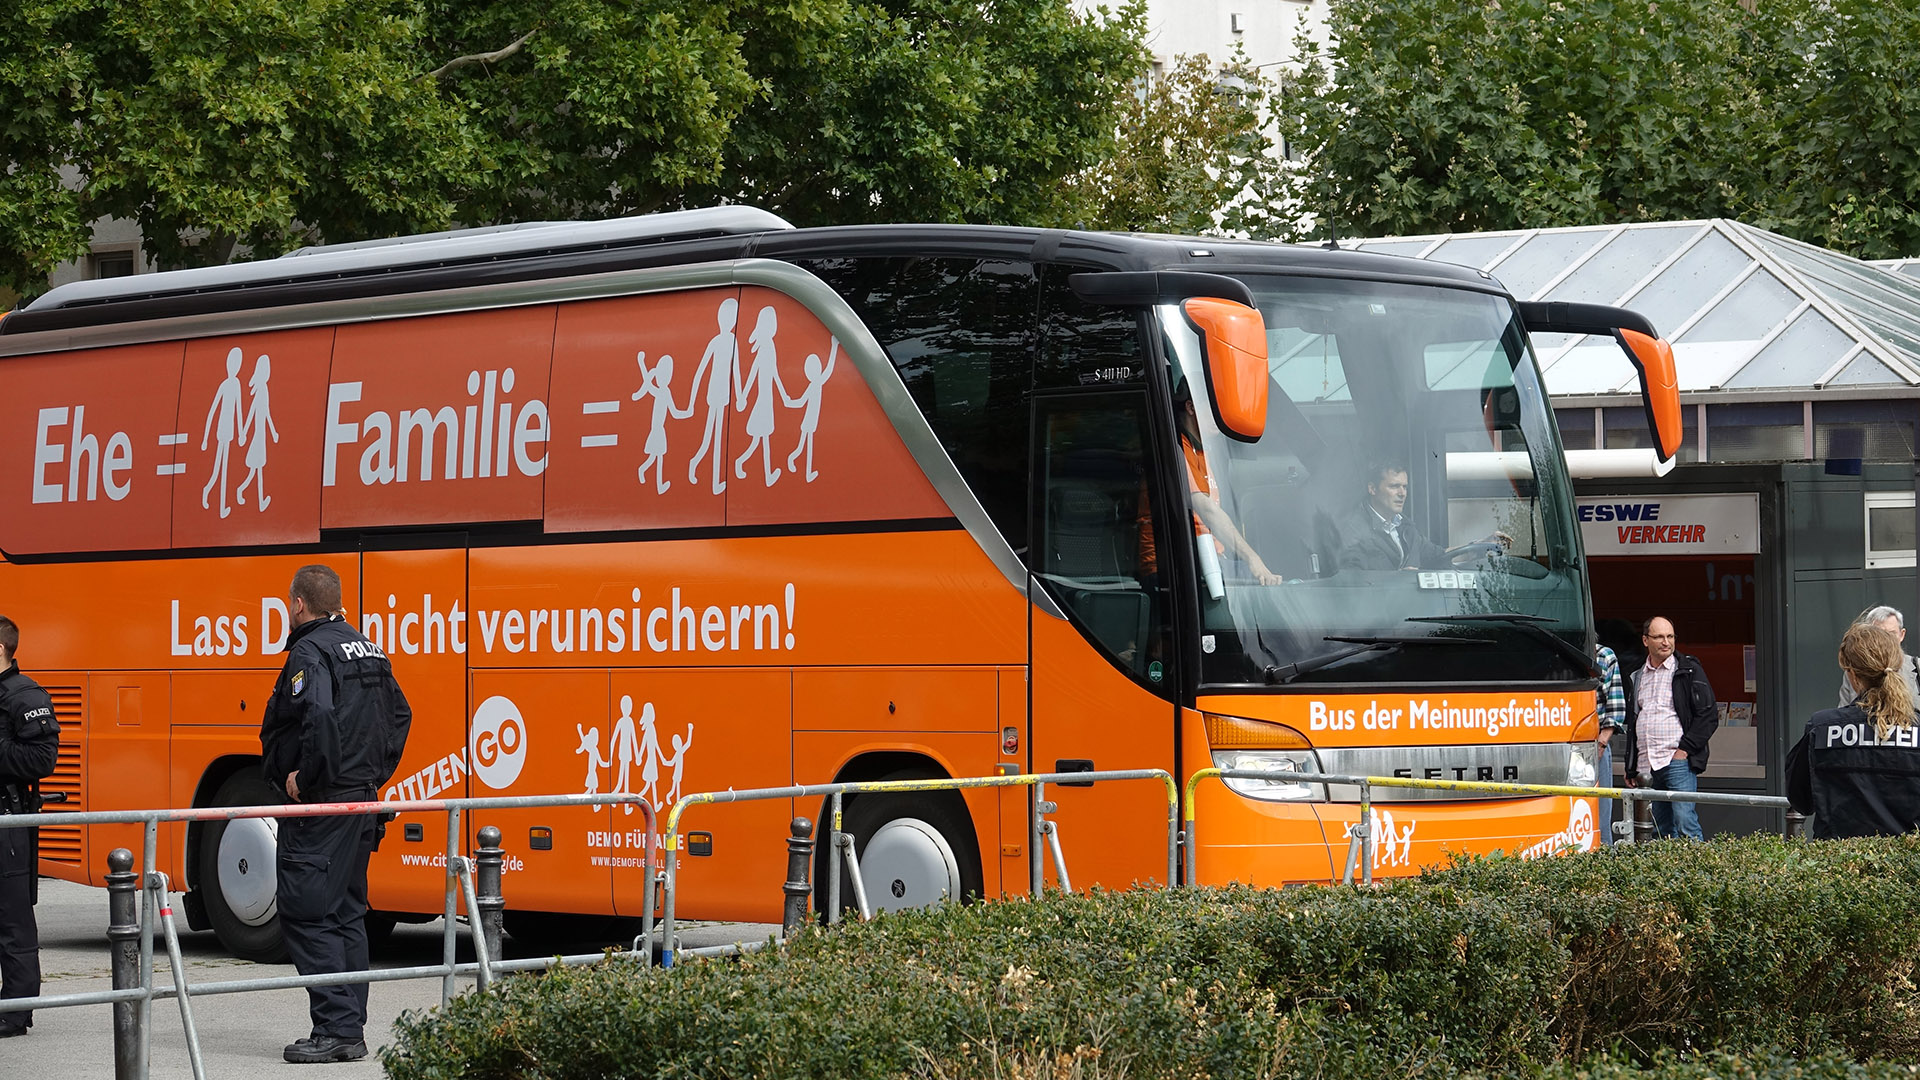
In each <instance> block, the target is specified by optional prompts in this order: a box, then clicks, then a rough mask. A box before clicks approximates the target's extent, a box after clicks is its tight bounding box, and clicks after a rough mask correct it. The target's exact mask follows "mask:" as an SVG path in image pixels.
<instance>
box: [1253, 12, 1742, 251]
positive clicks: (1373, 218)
mask: <svg viewBox="0 0 1920 1080" xmlns="http://www.w3.org/2000/svg"><path fill="white" fill-rule="evenodd" d="M1330 18H1331V25H1330V29H1331V36H1332V38H1333V41H1334V44H1333V46H1332V51H1331V54H1330V55H1327V54H1323V53H1322V52H1321V51H1320V50H1319V49H1317V48H1316V47H1314V45H1313V43H1311V42H1309V41H1306V40H1305V39H1304V38H1303V39H1302V42H1301V45H1302V48H1303V50H1305V52H1304V55H1306V56H1307V58H1308V59H1307V61H1306V63H1305V64H1304V65H1303V69H1302V70H1301V72H1300V73H1299V74H1298V76H1297V77H1296V78H1295V79H1294V80H1293V81H1292V82H1291V84H1290V85H1289V86H1287V87H1286V90H1285V94H1284V96H1283V98H1282V105H1281V107H1280V110H1279V112H1280V117H1281V126H1282V129H1283V130H1284V131H1285V132H1286V133H1287V135H1288V136H1289V138H1290V139H1291V141H1292V142H1293V143H1294V144H1295V145H1296V147H1297V148H1298V149H1299V150H1300V151H1302V152H1303V154H1304V157H1305V158H1306V163H1305V164H1304V165H1303V167H1302V168H1300V169H1299V170H1298V171H1297V172H1296V173H1295V174H1294V177H1293V182H1292V183H1291V184H1290V185H1289V186H1288V187H1287V189H1286V190H1285V191H1284V192H1283V198H1290V199H1291V200H1293V202H1294V205H1295V206H1296V207H1297V208H1298V209H1299V210H1302V211H1304V212H1306V213H1308V214H1311V215H1313V216H1314V217H1316V218H1317V219H1319V220H1320V221H1321V222H1323V223H1324V221H1325V220H1326V219H1329V218H1330V219H1331V220H1332V222H1333V223H1334V224H1335V225H1336V226H1337V227H1338V229H1339V230H1340V231H1341V232H1342V233H1365V234H1378V233H1388V232H1392V233H1417V232H1445V231H1471V230H1482V229H1510V228H1525V227H1535V226H1546V225H1571V224H1591V223H1596V222H1601V221H1619V220H1648V219H1661V218H1673V217H1697V216H1716V215H1732V216H1739V212H1740V211H1742V210H1744V209H1745V208H1746V207H1747V205H1748V202H1749V200H1750V199H1751V198H1752V196H1753V195H1754V193H1755V192H1756V191H1757V190H1758V185H1757V184H1756V183H1755V182H1754V177H1753V171H1754V170H1753V168H1752V166H1751V163H1744V164H1743V163H1742V162H1741V160H1740V156H1741V154H1742V153H1743V152H1744V151H1745V150H1746V149H1747V148H1748V147H1750V146H1751V145H1753V143H1755V142H1756V141H1758V142H1763V143H1764V142H1766V141H1767V140H1768V138H1769V135H1770V126H1769V125H1768V124H1767V122H1766V121H1767V119H1768V116H1767V110H1766V109H1765V107H1764V105H1765V103H1764V102H1763V101H1760V100H1758V99H1757V97H1756V94H1755V86H1754V84H1753V82H1752V80H1751V79H1749V78H1747V77H1746V75H1745V73H1744V70H1743V68H1744V64H1743V61H1744V60H1745V59H1746V57H1745V56H1744V55H1743V54H1744V52H1745V49H1744V45H1745V42H1744V38H1743V35H1744V34H1745V33H1746V31H1747V29H1748V25H1749V23H1750V22H1751V21H1752V19H1753V16H1751V15H1749V14H1748V13H1747V12H1746V10H1745V9H1744V8H1742V7H1740V6H1739V5H1737V4H1734V3H1730V2H1726V0H1671V2H1669V0H1662V2H1661V3H1659V4H1649V3H1645V2H1635V0H1621V2H1615V0H1571V2H1561V0H1501V2H1500V3H1497V4H1496V3H1492V2H1487V0H1474V2H1469V3H1464V4H1457V3H1443V2H1437V0H1336V2H1335V4H1334V5H1333V7H1332V9H1331V12H1330ZM1321 227H1322V228H1324V224H1322V226H1321Z"/></svg>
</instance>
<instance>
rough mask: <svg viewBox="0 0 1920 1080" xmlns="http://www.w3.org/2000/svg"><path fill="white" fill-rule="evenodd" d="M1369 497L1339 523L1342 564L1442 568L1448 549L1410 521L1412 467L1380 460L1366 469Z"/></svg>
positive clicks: (1366, 567) (1355, 567)
mask: <svg viewBox="0 0 1920 1080" xmlns="http://www.w3.org/2000/svg"><path fill="white" fill-rule="evenodd" d="M1367 476H1368V479H1367V501H1366V504H1365V505H1363V506H1361V507H1360V509H1358V510H1357V511H1355V512H1354V513H1352V514H1349V515H1348V516H1347V519H1346V521H1344V522H1342V523H1341V525H1340V540H1341V542H1342V544H1343V546H1342V548H1341V550H1340V565H1341V566H1343V567H1345V568H1347V569H1349V570H1440V569H1445V568H1447V567H1449V566H1452V565H1453V560H1452V558H1451V557H1449V556H1448V555H1447V552H1446V549H1445V548H1442V547H1441V546H1440V545H1438V544H1436V543H1434V542H1433V541H1431V540H1429V539H1427V538H1426V536H1425V535H1423V534H1422V533H1421V532H1420V527H1419V526H1417V525H1415V524H1414V523H1413V522H1411V521H1409V520H1407V518H1406V516H1405V513H1404V511H1405V510H1406V508H1407V467H1406V466H1405V465H1401V464H1399V463H1397V462H1390V461H1389V462H1379V463H1376V464H1374V465H1371V466H1369V467H1368V469H1367Z"/></svg>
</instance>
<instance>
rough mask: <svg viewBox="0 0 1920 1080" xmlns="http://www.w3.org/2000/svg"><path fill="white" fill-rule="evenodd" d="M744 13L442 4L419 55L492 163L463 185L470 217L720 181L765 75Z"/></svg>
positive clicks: (664, 194)
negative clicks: (742, 21) (753, 66)
mask: <svg viewBox="0 0 1920 1080" xmlns="http://www.w3.org/2000/svg"><path fill="white" fill-rule="evenodd" d="M820 3H821V0H795V3H794V5H793V6H794V7H795V8H797V9H801V10H806V9H808V8H810V7H817V6H819V4H820ZM737 15H738V12H737V11H736V9H735V8H733V7H731V6H729V5H727V4H684V3H676V2H671V0H539V2H532V0H436V2H431V3H429V4H428V5H427V8H426V18H425V19H424V31H423V34H422V40H421V41H420V42H419V43H418V46H417V56H418V59H417V61H416V63H417V65H418V66H419V70H423V71H424V70H427V69H428V68H431V69H432V70H431V71H430V72H429V77H430V78H431V79H433V80H435V81H436V82H437V83H438V87H439V89H440V91H441V92H442V93H444V94H445V95H446V97H447V99H448V100H449V101H451V102H453V103H455V104H457V106H458V107H459V109H460V111H461V113H462V115H464V116H465V117H466V118H467V123H468V125H469V128H470V131H471V133H472V136H473V138H474V139H476V140H477V141H478V142H479V143H480V145H482V146H483V147H484V148H485V158H486V160H487V161H488V162H489V164H490V165H491V168H489V169H488V170H486V171H485V172H484V174H482V175H479V176H476V177H474V178H472V179H471V181H470V182H469V183H468V184H467V185H466V187H465V190H464V191H462V192H461V193H460V195H459V214H458V216H459V218H460V220H462V221H464V222H468V223H471V224H486V223H494V222H509V221H526V220H541V219H573V218H594V217H614V216H619V215H623V214H636V213H646V212H649V211H653V210H658V209H660V208H662V207H663V206H666V205H668V204H670V203H673V202H675V201H676V200H677V199H678V197H679V196H680V194H681V193H682V192H683V191H685V190H686V189H687V188H688V187H689V186H690V185H694V184H700V183H708V182H711V181H712V180H713V179H714V178H715V177H716V176H718V175H719V170H720V165H721V157H722V152H723V150H724V148H725V147H726V145H727V143H728V141H729V139H730V137H731V136H732V134H733V130H734V129H733V125H734V123H735V121H736V120H737V118H738V117H739V115H740V111H741V110H742V109H743V108H745V107H746V105H747V103H748V102H749V101H750V100H751V99H752V98H753V97H754V96H755V95H756V94H758V93H760V92H761V91H762V85H763V83H762V80H761V79H760V78H758V77H756V75H755V74H754V73H752V72H750V71H748V69H747V64H746V59H745V57H744V56H743V55H742V53H741V46H742V35H741V33H739V32H738V30H737V29H736V25H737V23H738V20H737V18H736V16H737Z"/></svg>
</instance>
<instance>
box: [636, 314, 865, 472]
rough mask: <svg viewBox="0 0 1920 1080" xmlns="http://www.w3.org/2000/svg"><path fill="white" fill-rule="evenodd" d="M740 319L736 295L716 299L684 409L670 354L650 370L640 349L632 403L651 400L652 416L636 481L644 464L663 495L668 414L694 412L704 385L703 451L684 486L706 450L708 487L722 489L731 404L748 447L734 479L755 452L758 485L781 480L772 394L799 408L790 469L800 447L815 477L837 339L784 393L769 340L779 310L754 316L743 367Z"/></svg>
mask: <svg viewBox="0 0 1920 1080" xmlns="http://www.w3.org/2000/svg"><path fill="white" fill-rule="evenodd" d="M739 316H740V302H739V301H738V300H735V299H733V298H732V297H728V298H727V299H725V300H722V301H720V307H719V310H718V312H717V313H716V322H717V324H718V332H717V333H715V334H714V336H713V338H712V339H711V340H710V341H708V342H707V347H706V349H705V350H704V351H702V352H701V354H700V365H699V367H697V368H695V369H694V373H693V387H692V389H691V391H690V392H689V395H688V398H687V406H686V408H685V409H684V410H682V409H681V408H680V407H679V406H678V405H676V404H675V403H674V400H673V388H672V386H671V383H672V379H673V358H672V357H671V356H662V357H660V358H659V359H658V360H656V361H655V362H654V364H653V367H652V369H651V370H649V368H648V367H647V360H646V354H645V353H641V354H639V356H638V357H637V358H636V360H637V361H638V363H639V365H640V389H639V390H636V391H635V392H634V394H633V400H634V401H640V400H642V399H645V398H652V400H653V413H652V416H651V422H650V425H649V428H648V432H647V442H646V455H647V456H646V459H645V460H644V461H642V462H641V465H640V475H639V479H640V480H641V481H643V482H644V481H645V480H646V473H647V469H648V468H650V467H651V468H653V469H655V470H656V471H655V472H654V481H655V489H654V490H655V491H656V492H662V493H664V492H665V491H666V490H667V488H668V487H669V486H670V484H669V482H668V481H667V480H666V479H665V478H664V475H663V471H664V469H665V464H664V460H663V459H664V458H665V456H666V452H667V428H666V424H667V418H668V417H669V416H671V417H678V418H681V419H685V418H687V417H690V416H692V415H693V410H694V405H695V402H696V401H698V400H700V399H701V398H702V396H703V394H702V387H703V386H704V388H705V390H704V399H705V402H706V407H707V412H706V416H705V418H704V419H703V420H702V421H701V435H700V449H699V451H698V452H697V453H695V454H694V455H693V460H692V461H691V462H690V463H689V464H688V466H687V481H688V482H689V483H698V482H699V480H700V463H701V462H702V461H704V460H706V458H707V455H708V453H709V452H711V453H712V455H713V463H712V466H711V468H712V481H711V485H712V491H713V493H714V494H715V495H718V494H720V493H721V492H723V491H725V490H726V489H727V480H726V473H725V465H724V463H723V462H722V461H721V449H720V447H721V445H722V443H723V442H724V441H725V439H726V430H727V406H728V405H732V406H733V409H734V411H736V412H744V413H746V414H747V436H748V442H747V448H746V449H745V450H744V451H742V452H741V454H740V456H739V457H737V458H735V459H734V462H733V477H734V479H736V480H745V479H746V478H747V471H746V470H747V462H749V461H751V460H752V459H753V456H754V454H755V453H758V454H759V455H760V474H761V478H762V482H763V483H764V484H765V485H766V486H767V487H772V486H773V484H774V482H775V481H777V480H779V479H780V476H781V470H780V469H778V468H777V467H775V466H774V464H773V453H774V451H773V433H774V429H775V426H776V425H775V422H774V405H775V401H774V397H773V395H774V394H775V393H776V392H778V393H779V395H780V402H781V403H784V404H785V405H786V406H787V407H788V408H790V409H800V410H802V413H801V418H800V440H799V442H798V443H796V444H795V445H794V448H793V452H792V453H791V454H789V455H787V471H788V472H797V471H798V467H797V465H796V461H797V459H798V458H799V457H800V455H801V453H802V452H803V451H804V452H805V454H806V458H807V471H806V481H807V482H808V483H812V482H813V481H814V480H815V479H816V478H817V477H819V475H820V474H819V473H818V472H817V471H815V470H814V467H813V443H814V433H815V432H816V431H818V430H819V427H820V402H821V399H822V397H824V396H825V393H826V383H827V380H828V379H829V378H831V377H832V376H833V365H834V360H835V358H836V357H837V356H838V355H839V349H840V342H839V339H837V338H835V339H833V340H832V341H831V342H830V343H829V345H828V348H827V360H826V363H825V364H824V365H823V364H822V363H821V362H820V356H819V354H817V353H815V354H810V355H808V357H807V359H806V363H805V365H804V370H805V372H806V376H807V386H806V388H805V389H804V390H802V391H801V392H800V394H799V396H798V397H796V396H794V395H793V394H791V393H789V392H788V390H787V387H786V384H785V383H784V382H783V381H781V378H780V359H779V350H778V347H777V346H776V344H775V342H774V335H776V334H777V333H778V332H779V330H780V316H779V313H778V312H777V311H775V310H774V308H773V307H772V306H771V305H769V306H766V307H763V308H761V309H760V313H759V315H758V316H757V317H756V318H755V320H754V325H753V332H752V333H751V334H749V335H747V348H748V351H749V352H750V353H751V355H752V357H753V359H752V363H751V364H749V365H746V366H745V367H744V368H743V365H742V364H741V363H740V348H739V340H738V338H737V337H736V336H735V334H734V327H735V325H736V324H737V322H738V321H739Z"/></svg>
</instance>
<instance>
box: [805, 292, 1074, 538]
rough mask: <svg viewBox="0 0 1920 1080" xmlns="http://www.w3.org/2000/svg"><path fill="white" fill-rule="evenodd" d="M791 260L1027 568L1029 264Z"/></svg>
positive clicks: (1030, 355) (1031, 331)
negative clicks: (856, 319)
mask: <svg viewBox="0 0 1920 1080" xmlns="http://www.w3.org/2000/svg"><path fill="white" fill-rule="evenodd" d="M794 261H795V262H796V263H798V264H799V265H800V266H802V267H805V268H806V269H807V270H808V271H810V272H811V273H812V274H813V275H814V276H816V277H818V278H820V279H821V280H822V281H825V282H826V283H827V284H828V285H831V286H832V287H833V289H834V291H836V292H838V293H839V294H840V295H841V296H842V297H843V298H845V300H846V301H847V305H848V306H849V307H851V308H853V310H854V312H855V313H856V314H858V315H859V316H860V320H861V321H862V322H864V323H866V324H867V328H868V329H870V330H872V331H873V336H874V338H875V339H876V340H878V341H879V342H880V346H881V347H882V348H884V349H886V351H887V357H888V358H889V359H891V360H892V361H893V366H894V367H895V368H896V369H898V370H899V372H900V378H901V380H902V381H903V382H905V383H906V384H907V392H908V393H909V394H911V395H912V396H913V400H914V404H916V405H918V406H919V407H920V411H921V413H922V414H924V415H925V416H926V418H927V424H928V425H929V426H930V427H932V428H933V433H934V434H935V435H936V436H938V437H939V439H940V445H941V446H943V447H944V448H945V449H946V451H947V456H948V457H950V458H952V459H953V463H954V466H955V467H956V468H958V469H959V470H960V475H961V477H962V478H963V479H965V480H966V482H967V486H968V487H969V488H971V489H972V490H973V494H974V496H975V497H976V498H978V499H979V500H980V505H981V506H982V507H983V508H984V509H985V510H986V512H987V516H988V517H990V518H991V519H992V520H993V523H994V524H995V525H997V526H999V528H1000V533H1001V535H1002V536H1004V537H1005V538H1006V541H1007V543H1008V544H1009V545H1010V546H1012V548H1013V550H1014V551H1016V552H1018V553H1019V554H1020V556H1021V557H1022V558H1026V557H1027V416H1028V403H1029V401H1030V397H1031V394H1030V386H1031V383H1032V378H1033V373H1032V361H1033V351H1034V336H1035V328H1034V318H1035V309H1036V307H1037V300H1036V297H1035V295H1034V294H1035V282H1034V274H1033V267H1032V265H1031V264H1029V263H1024V262H1007V261H1001V260H994V259H969V258H936V257H920V256H891V257H885V258H882V257H870V258H826V259H818V258H808V259H796V260H794Z"/></svg>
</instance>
